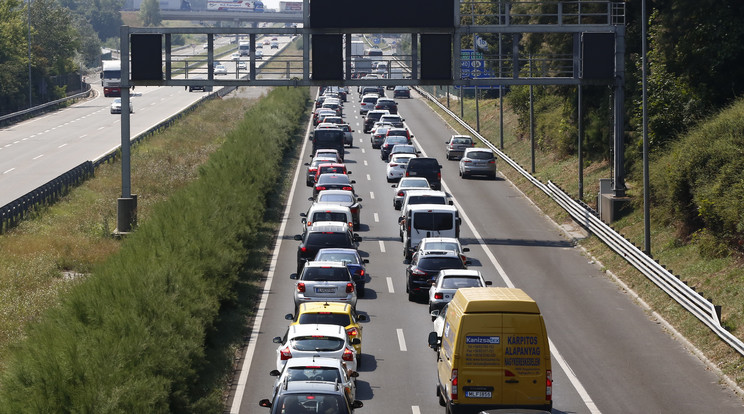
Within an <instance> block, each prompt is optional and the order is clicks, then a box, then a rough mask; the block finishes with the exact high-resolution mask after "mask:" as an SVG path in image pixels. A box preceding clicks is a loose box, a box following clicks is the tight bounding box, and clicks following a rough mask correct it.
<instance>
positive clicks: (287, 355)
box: [279, 346, 292, 361]
mask: <svg viewBox="0 0 744 414" xmlns="http://www.w3.org/2000/svg"><path fill="white" fill-rule="evenodd" d="M279 355H280V358H281V360H282V361H286V360H288V359H290V358H292V353H291V352H289V347H288V346H285V347H284V349H282V350H281V351H280V352H279Z"/></svg>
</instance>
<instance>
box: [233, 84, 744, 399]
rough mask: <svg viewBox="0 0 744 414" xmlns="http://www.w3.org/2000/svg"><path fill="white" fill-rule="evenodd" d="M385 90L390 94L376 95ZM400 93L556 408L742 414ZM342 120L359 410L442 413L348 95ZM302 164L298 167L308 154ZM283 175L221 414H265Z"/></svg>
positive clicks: (282, 271) (294, 219)
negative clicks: (357, 213) (522, 297)
mask: <svg viewBox="0 0 744 414" xmlns="http://www.w3.org/2000/svg"><path fill="white" fill-rule="evenodd" d="M388 93H390V92H388ZM415 98H416V95H415V94H414V99H410V100H407V99H398V103H399V111H400V114H401V115H402V116H403V117H404V118H405V119H406V123H407V125H408V127H409V128H410V129H411V131H412V132H413V134H414V135H415V139H414V141H415V142H416V144H417V145H419V147H420V148H421V150H422V152H423V153H424V154H425V155H428V156H433V157H436V158H438V159H439V160H440V162H441V163H442V165H443V172H442V178H443V181H444V185H443V188H444V189H445V190H446V191H447V192H449V193H450V194H451V195H452V196H453V197H454V199H455V200H456V205H457V207H458V208H459V210H460V212H461V216H462V217H463V228H462V233H461V239H462V241H463V242H464V243H465V244H466V245H467V246H468V247H470V253H468V255H469V257H470V259H471V261H472V265H471V266H470V267H471V268H473V269H478V270H480V271H481V272H482V273H483V275H484V276H485V278H486V280H491V281H493V285H494V286H513V287H518V288H522V289H524V290H525V291H526V292H527V293H528V294H529V295H530V296H532V297H533V298H534V299H535V300H536V301H537V303H538V304H539V306H540V308H541V310H542V312H543V315H544V317H545V320H546V324H547V329H548V334H549V336H550V339H551V351H552V357H553V379H554V384H553V400H554V409H553V412H554V413H611V414H615V413H618V414H619V413H639V412H652V413H663V412H675V413H705V412H711V413H712V412H715V413H741V412H744V407H742V402H741V400H740V399H739V398H737V397H736V395H735V394H734V393H733V392H731V391H729V390H728V389H725V388H723V387H722V386H721V385H719V379H718V378H717V377H716V375H714V374H713V373H711V372H710V371H709V370H708V369H707V368H706V366H705V365H704V364H703V363H701V362H700V361H699V360H698V359H697V358H696V357H694V356H693V355H691V354H690V353H689V352H688V351H687V350H685V348H684V347H683V345H682V344H680V343H679V342H677V341H675V340H673V339H672V338H671V337H670V336H669V335H668V334H667V333H666V332H664V330H663V329H662V327H661V325H659V323H657V322H656V321H655V320H653V319H652V318H651V317H650V316H649V315H647V314H646V313H645V312H644V311H643V310H642V309H641V308H640V307H639V306H638V305H637V304H636V303H634V301H633V300H632V298H631V297H630V296H629V295H627V294H625V293H623V291H622V289H621V288H620V287H619V286H617V285H616V284H615V283H613V282H612V281H611V279H609V277H608V276H606V275H605V274H604V273H603V272H602V271H601V269H600V268H599V266H598V265H596V264H593V263H591V259H590V258H587V257H586V256H584V255H583V254H582V251H581V250H579V249H577V248H575V247H573V244H572V242H571V241H570V240H569V239H568V238H567V237H566V236H565V235H564V233H563V232H562V230H561V229H560V228H558V227H557V226H556V225H555V224H554V223H553V222H552V221H551V220H549V219H548V218H546V217H545V216H544V215H543V214H542V213H541V212H540V211H539V210H537V209H536V208H535V206H534V205H533V204H532V203H531V202H530V201H529V200H527V199H526V198H525V197H524V196H523V195H522V194H521V193H520V191H519V190H517V189H516V188H515V187H513V186H512V185H511V184H510V183H509V182H508V181H505V180H504V179H498V180H495V181H491V180H485V179H473V180H462V179H460V178H459V177H458V174H457V162H456V161H447V160H446V159H445V156H444V141H445V139H447V138H448V137H449V136H450V135H451V134H452V133H453V132H452V130H451V129H450V128H449V127H448V126H447V124H446V123H445V122H444V120H442V119H441V118H440V117H439V116H438V115H436V114H434V113H433V112H432V111H431V110H429V108H428V107H427V105H426V104H425V102H424V101H423V100H422V99H415ZM344 113H345V114H344V116H345V118H346V120H347V122H349V123H350V124H351V125H352V127H353V128H354V130H355V131H356V132H355V133H354V136H355V147H354V148H352V149H347V154H346V163H347V166H348V169H350V170H351V171H352V178H354V179H355V180H356V185H355V187H356V191H357V194H358V195H359V196H361V197H362V198H363V200H364V201H363V205H364V208H363V209H362V226H361V230H360V231H359V232H358V233H359V234H360V235H361V236H362V237H363V241H362V243H361V245H360V250H361V251H362V253H363V256H365V257H367V258H369V260H370V263H369V265H368V267H367V269H368V271H369V275H370V276H371V281H370V282H368V283H367V295H366V297H365V298H363V299H359V302H358V306H357V307H358V309H359V311H360V313H363V314H366V315H368V316H369V319H370V320H369V321H367V322H363V329H364V331H363V332H364V335H363V338H364V339H363V355H362V367H361V369H360V370H359V371H360V376H359V378H358V380H357V398H358V399H359V400H361V401H363V403H364V407H363V408H361V409H359V410H358V411H357V412H362V413H374V414H377V413H412V414H419V413H424V414H429V413H442V412H444V408H442V407H440V406H439V405H438V400H437V397H436V395H435V381H436V377H435V367H436V365H435V354H434V353H433V352H432V351H431V350H430V349H429V348H428V346H427V335H428V333H429V332H430V331H431V330H432V324H431V321H430V318H429V315H428V312H427V311H428V309H427V305H426V304H425V303H423V302H422V303H413V302H409V301H408V298H407V294H406V293H405V284H404V280H405V266H406V265H405V263H404V261H403V255H402V243H401V242H400V241H399V239H398V227H397V217H398V214H399V213H398V211H396V210H394V209H393V207H392V188H390V186H391V184H389V183H387V182H386V179H385V169H384V166H385V163H384V162H383V161H381V160H380V157H379V151H378V150H373V149H372V148H371V145H370V143H369V135H368V134H362V133H361V130H362V125H361V122H362V117H361V116H360V115H359V105H358V98H357V95H356V93H355V94H353V95H349V101H348V102H347V103H346V105H345V107H344ZM305 144H306V145H305V146H303V148H302V154H303V155H302V160H301V161H302V162H305V161H308V160H310V158H309V151H310V146H309V145H307V142H306V143H305ZM287 171H288V173H291V174H294V175H295V181H294V183H295V184H294V186H293V187H292V189H291V192H290V196H289V197H290V199H289V208H288V210H287V221H286V222H285V223H283V225H282V228H281V230H280V234H279V236H278V242H277V245H278V249H277V251H276V252H275V253H274V254H275V255H274V257H273V258H272V264H271V267H270V270H269V274H268V278H267V281H266V283H267V285H266V286H267V291H266V293H265V295H264V298H263V300H264V301H262V302H261V305H260V308H259V315H258V316H257V323H259V325H258V327H257V332H256V333H254V335H253V336H252V338H251V341H250V342H249V345H248V347H247V348H248V353H247V355H246V357H245V359H244V361H242V362H243V365H242V370H241V372H240V373H239V374H238V375H237V376H236V379H235V381H237V385H236V386H234V392H235V398H234V400H233V401H232V402H231V407H230V408H231V412H233V413H238V412H239V413H242V414H248V413H267V412H268V410H266V409H265V408H262V407H260V406H259V405H258V401H259V400H260V399H262V398H271V395H272V385H273V380H274V377H271V376H269V374H268V373H269V371H271V370H272V369H274V368H275V361H276V347H277V345H276V344H274V343H272V338H273V337H275V336H281V335H283V334H284V332H285V330H286V328H287V326H288V321H286V320H285V319H284V315H285V314H287V313H291V312H292V310H293V309H292V307H293V304H292V303H293V302H292V289H293V286H294V281H293V280H290V278H289V275H290V274H291V273H292V272H294V271H295V263H296V249H297V245H298V242H297V241H294V240H293V236H294V235H295V234H299V233H300V232H301V223H300V216H299V214H300V213H301V212H305V211H306V210H307V208H308V206H309V205H310V201H308V200H307V198H308V197H309V196H310V195H311V189H310V188H309V187H306V186H305V183H304V175H303V174H304V172H305V169H304V167H302V166H300V167H299V168H297V169H295V168H294V167H292V168H288V170H287Z"/></svg>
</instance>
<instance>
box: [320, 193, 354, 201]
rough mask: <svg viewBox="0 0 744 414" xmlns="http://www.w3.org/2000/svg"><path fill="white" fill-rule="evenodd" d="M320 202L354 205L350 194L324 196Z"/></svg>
mask: <svg viewBox="0 0 744 414" xmlns="http://www.w3.org/2000/svg"><path fill="white" fill-rule="evenodd" d="M318 202H321V203H353V202H354V199H352V198H351V196H350V195H348V194H323V195H322V196H321V197H320V198H319V199H318Z"/></svg>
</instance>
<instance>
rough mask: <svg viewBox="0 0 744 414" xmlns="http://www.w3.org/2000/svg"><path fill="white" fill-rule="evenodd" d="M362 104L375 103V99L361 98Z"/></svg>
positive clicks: (370, 97) (369, 97)
mask: <svg viewBox="0 0 744 414" xmlns="http://www.w3.org/2000/svg"><path fill="white" fill-rule="evenodd" d="M362 102H365V103H375V102H377V98H375V97H372V96H368V97H366V98H363V99H362Z"/></svg>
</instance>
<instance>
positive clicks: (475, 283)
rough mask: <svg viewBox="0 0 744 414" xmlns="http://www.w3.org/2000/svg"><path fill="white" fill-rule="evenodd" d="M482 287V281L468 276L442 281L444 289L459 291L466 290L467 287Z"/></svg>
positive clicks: (448, 278) (446, 278) (447, 278)
mask: <svg viewBox="0 0 744 414" xmlns="http://www.w3.org/2000/svg"><path fill="white" fill-rule="evenodd" d="M479 286H480V279H478V278H477V277H474V276H473V277H466V276H456V277H445V278H444V280H442V287H443V288H444V289H459V288H466V287H479Z"/></svg>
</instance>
